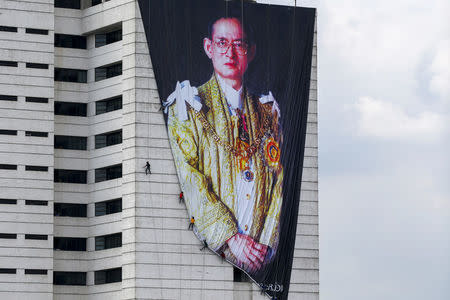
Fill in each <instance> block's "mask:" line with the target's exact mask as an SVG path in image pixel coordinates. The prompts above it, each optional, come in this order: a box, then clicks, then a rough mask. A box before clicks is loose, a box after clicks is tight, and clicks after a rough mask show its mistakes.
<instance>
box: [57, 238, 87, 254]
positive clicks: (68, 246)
mask: <svg viewBox="0 0 450 300" xmlns="http://www.w3.org/2000/svg"><path fill="white" fill-rule="evenodd" d="M53 249H54V250H62V251H86V238H72V237H55V238H54V240H53Z"/></svg>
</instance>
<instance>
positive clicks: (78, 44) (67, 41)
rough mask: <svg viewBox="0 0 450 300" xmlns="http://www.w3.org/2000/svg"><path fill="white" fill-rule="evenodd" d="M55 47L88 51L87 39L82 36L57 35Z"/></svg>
mask: <svg viewBox="0 0 450 300" xmlns="http://www.w3.org/2000/svg"><path fill="white" fill-rule="evenodd" d="M55 47H61V48H75V49H86V37H85V36H81V35H70V34H58V33H56V34H55Z"/></svg>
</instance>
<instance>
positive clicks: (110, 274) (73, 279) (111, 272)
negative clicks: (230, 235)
mask: <svg viewBox="0 0 450 300" xmlns="http://www.w3.org/2000/svg"><path fill="white" fill-rule="evenodd" d="M0 274H16V269H9V268H1V269H0ZM25 274H30V275H47V270H43V269H25ZM120 281H122V268H113V269H105V270H99V271H95V273H94V283H95V284H107V283H114V282H120ZM233 281H234V282H250V280H249V278H248V276H247V274H245V273H244V272H242V271H241V270H240V269H238V268H233ZM53 284H55V285H86V272H58V271H55V272H53Z"/></svg>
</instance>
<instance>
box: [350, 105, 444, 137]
mask: <svg viewBox="0 0 450 300" xmlns="http://www.w3.org/2000/svg"><path fill="white" fill-rule="evenodd" d="M355 108H356V110H357V113H358V123H357V130H358V134H359V135H361V136H368V137H376V138H382V139H401V140H403V139H407V140H411V139H412V140H417V141H424V140H428V141H429V140H436V139H437V138H438V137H440V136H441V135H442V134H443V133H444V132H445V130H446V126H447V125H446V124H448V123H447V122H449V120H448V118H447V117H446V116H443V115H440V114H437V113H434V112H430V111H424V112H421V113H419V114H417V115H411V114H408V113H407V112H406V111H405V110H404V109H402V107H401V106H397V105H395V104H393V103H391V102H386V101H381V100H377V99H373V98H371V97H361V98H360V99H359V100H358V101H357V102H356V104H355Z"/></svg>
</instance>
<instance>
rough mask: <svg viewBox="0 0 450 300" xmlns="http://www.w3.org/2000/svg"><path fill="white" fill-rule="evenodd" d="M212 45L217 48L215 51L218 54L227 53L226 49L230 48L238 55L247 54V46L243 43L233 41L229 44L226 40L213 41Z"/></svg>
mask: <svg viewBox="0 0 450 300" xmlns="http://www.w3.org/2000/svg"><path fill="white" fill-rule="evenodd" d="M213 43H214V45H215V46H216V47H217V51H218V52H219V53H220V54H225V53H227V51H228V49H230V47H231V46H232V47H233V49H234V50H236V53H237V54H238V55H246V54H247V52H248V44H247V43H246V42H244V41H234V42H229V41H227V40H226V39H220V40H216V41H213Z"/></svg>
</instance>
